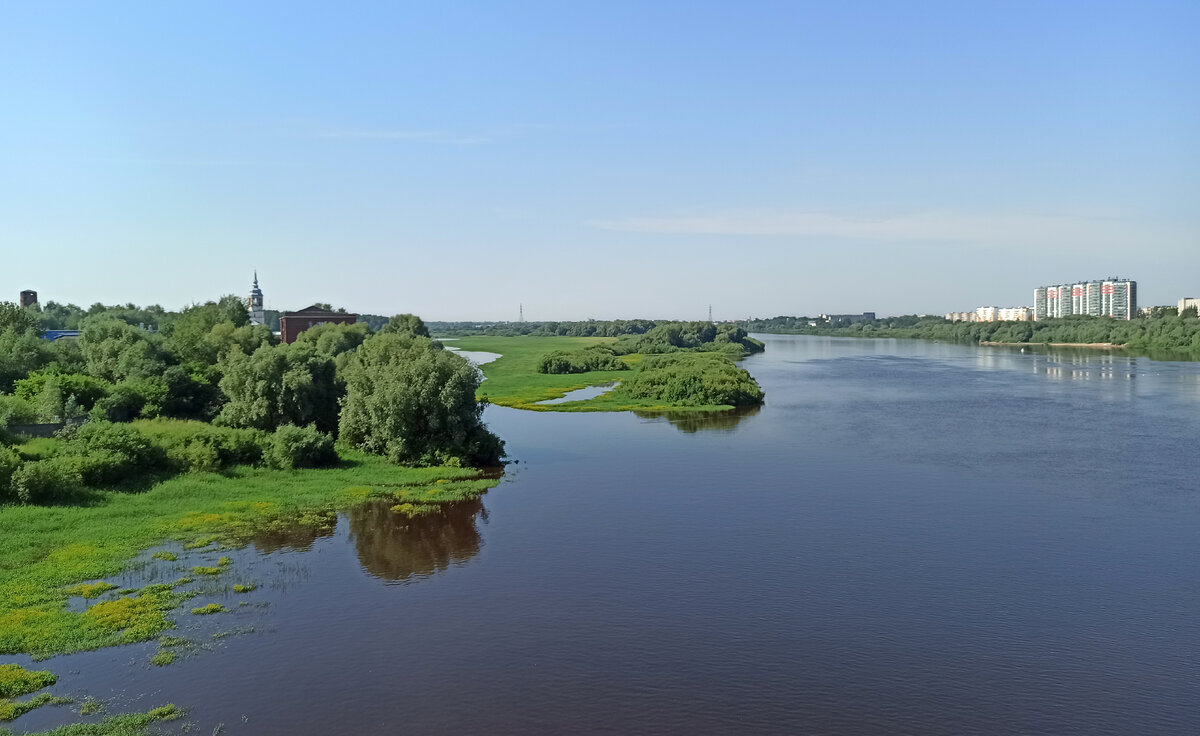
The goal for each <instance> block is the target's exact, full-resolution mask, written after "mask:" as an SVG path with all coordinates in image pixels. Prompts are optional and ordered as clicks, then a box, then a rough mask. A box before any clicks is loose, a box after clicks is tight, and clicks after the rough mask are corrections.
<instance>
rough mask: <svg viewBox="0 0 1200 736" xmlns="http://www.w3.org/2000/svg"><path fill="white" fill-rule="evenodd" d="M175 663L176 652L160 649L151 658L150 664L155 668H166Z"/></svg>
mask: <svg viewBox="0 0 1200 736" xmlns="http://www.w3.org/2000/svg"><path fill="white" fill-rule="evenodd" d="M174 661H175V652H173V651H171V650H170V649H160V650H158V652H156V653H155V654H154V656H153V657H151V658H150V664H152V665H154V666H155V667H166V666H167V665H169V664H171V663H172V662H174Z"/></svg>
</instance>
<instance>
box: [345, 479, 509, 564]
mask: <svg viewBox="0 0 1200 736" xmlns="http://www.w3.org/2000/svg"><path fill="white" fill-rule="evenodd" d="M391 506H392V502H388V501H382V502H376V503H368V504H364V505H362V506H359V507H358V508H355V509H351V511H350V513H349V517H350V537H351V539H353V540H354V547H355V549H356V550H357V552H358V560H359V562H361V563H362V566H363V568H365V569H366V571H367V572H369V573H371V574H372V575H374V576H375V577H378V578H382V579H384V580H408V579H410V578H412V577H424V576H427V575H432V574H433V573H435V572H438V571H440V570H445V569H446V568H447V567H449V566H450V565H451V564H454V563H460V562H466V561H467V560H469V559H471V558H472V557H474V556H475V555H476V554H478V553H479V544H480V541H479V530H478V529H477V528H476V527H475V518H476V517H477V516H481V515H482V518H483V519H484V520H486V519H487V512H486V511H485V510H484V508H483V501H481V500H479V499H475V500H472V501H461V502H458V503H453V504H446V505H444V506H442V507H441V508H439V509H438V510H437V511H434V512H433V513H430V514H424V515H421V516H413V517H409V516H406V515H405V514H399V513H396V512H394V511H392V510H391Z"/></svg>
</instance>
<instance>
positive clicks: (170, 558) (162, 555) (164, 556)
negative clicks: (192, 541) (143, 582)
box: [150, 551, 179, 562]
mask: <svg viewBox="0 0 1200 736" xmlns="http://www.w3.org/2000/svg"><path fill="white" fill-rule="evenodd" d="M150 556H151V557H153V558H154V559H156V560H166V561H167V562H174V561H175V560H178V559H179V557H178V556H177V555H176V554H175V553H174V552H167V551H162V552H155V553H154V554H152V555H150Z"/></svg>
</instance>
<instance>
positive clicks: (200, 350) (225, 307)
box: [167, 295, 250, 365]
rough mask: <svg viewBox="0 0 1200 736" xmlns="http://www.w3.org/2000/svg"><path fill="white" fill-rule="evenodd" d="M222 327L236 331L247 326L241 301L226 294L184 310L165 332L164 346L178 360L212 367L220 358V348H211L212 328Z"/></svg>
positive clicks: (216, 346)
mask: <svg viewBox="0 0 1200 736" xmlns="http://www.w3.org/2000/svg"><path fill="white" fill-rule="evenodd" d="M221 324H228V325H231V326H232V328H235V329H236V328H238V327H245V326H246V325H249V324H250V315H249V313H248V312H247V311H246V305H245V304H244V303H243V302H242V300H241V299H239V298H238V297H236V296H233V295H227V296H223V297H221V299H220V300H219V301H215V302H211V301H210V302H205V303H204V304H195V305H192V306H190V307H188V308H187V309H184V310H183V312H182V313H181V314H180V315H179V317H178V318H177V319H176V320H175V321H174V323H173V324H172V325H171V328H170V330H169V331H168V333H169V334H168V336H167V346H168V347H169V348H170V349H171V351H172V352H174V353H175V354H176V355H177V356H179V358H180V360H181V361H184V362H188V361H194V362H197V363H204V364H206V365H212V364H213V363H216V362H217V358H218V357H219V356H218V354H217V350H218V348H219V345H214V343H213V341H212V340H211V339H210V336H211V334H212V332H213V328H214V327H216V326H217V325H221ZM218 342H219V339H218Z"/></svg>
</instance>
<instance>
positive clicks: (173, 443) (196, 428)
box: [134, 419, 271, 472]
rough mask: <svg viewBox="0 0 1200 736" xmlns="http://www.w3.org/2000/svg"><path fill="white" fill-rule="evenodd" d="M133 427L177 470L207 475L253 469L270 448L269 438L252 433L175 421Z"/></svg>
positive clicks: (138, 424)
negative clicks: (241, 467)
mask: <svg viewBox="0 0 1200 736" xmlns="http://www.w3.org/2000/svg"><path fill="white" fill-rule="evenodd" d="M134 426H135V427H137V428H138V430H140V431H141V432H142V433H144V434H145V435H146V436H147V437H149V438H150V440H151V441H152V442H153V443H154V444H155V445H157V446H158V447H159V448H161V449H162V450H163V451H164V452H165V453H166V456H167V460H168V463H169V464H170V465H171V466H172V467H174V468H176V469H179V470H194V471H200V472H211V471H214V470H220V469H222V468H229V467H232V466H234V465H257V464H258V463H261V462H262V461H263V456H264V454H265V453H266V452H267V450H268V449H269V448H270V447H271V435H268V434H266V433H265V432H261V431H259V430H256V429H233V428H231V427H215V426H213V425H211V424H205V423H203V422H195V421H185V420H179V419H156V420H152V421H139V422H137V423H136V424H135V425H134Z"/></svg>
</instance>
